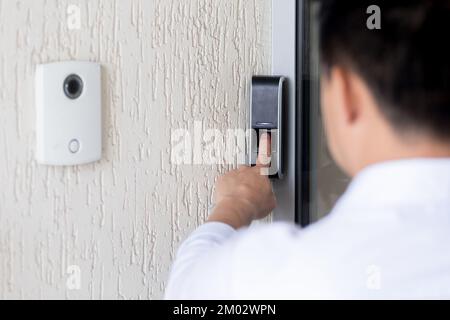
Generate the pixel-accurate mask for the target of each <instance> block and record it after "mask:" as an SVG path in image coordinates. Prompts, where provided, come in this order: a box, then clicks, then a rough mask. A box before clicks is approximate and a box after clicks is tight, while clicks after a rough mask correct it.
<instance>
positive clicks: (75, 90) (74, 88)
mask: <svg viewBox="0 0 450 320" xmlns="http://www.w3.org/2000/svg"><path fill="white" fill-rule="evenodd" d="M83 86H84V84H83V80H81V78H80V77H79V76H78V75H76V74H71V75H69V76H68V77H67V78H66V80H64V94H65V95H66V97H67V98H69V99H72V100H75V99H78V98H79V97H80V96H81V94H82V93H83Z"/></svg>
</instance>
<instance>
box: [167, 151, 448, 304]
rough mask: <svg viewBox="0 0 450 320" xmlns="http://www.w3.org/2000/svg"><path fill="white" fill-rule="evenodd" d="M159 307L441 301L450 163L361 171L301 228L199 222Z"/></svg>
mask: <svg viewBox="0 0 450 320" xmlns="http://www.w3.org/2000/svg"><path fill="white" fill-rule="evenodd" d="M166 298H168V299H315V298H329V299H335V298H344V299H347V298H355V299H379V298H388V299H392V298H393V299H396V298H406V299H415V298H450V159H448V158H447V159H411V160H402V161H393V162H387V163H382V164H377V165H373V166H370V167H368V168H366V169H365V170H363V171H362V172H361V173H360V174H359V175H358V176H357V177H356V178H355V179H353V181H352V183H351V184H350V186H349V188H348V189H347V191H346V192H345V194H344V195H343V196H342V197H341V199H340V200H339V201H338V203H337V205H336V207H335V208H334V209H333V211H332V212H331V213H330V215H329V216H327V217H326V218H324V219H322V220H321V221H319V222H317V223H315V224H313V225H311V226H309V227H307V228H304V229H300V228H299V227H296V226H294V225H291V224H286V223H274V224H271V225H268V226H260V227H256V228H249V229H247V228H246V229H242V230H239V231H235V230H234V229H233V228H231V227H230V226H228V225H226V224H222V223H215V222H214V223H213V222H212V223H206V224H204V225H202V226H201V227H200V228H198V229H197V230H196V231H195V232H194V233H193V234H192V235H191V236H190V237H189V238H188V239H187V240H186V241H185V242H184V243H183V244H182V246H181V247H180V249H179V251H178V254H177V257H176V260H175V262H174V264H173V267H172V271H171V276H170V279H169V283H168V286H167V290H166Z"/></svg>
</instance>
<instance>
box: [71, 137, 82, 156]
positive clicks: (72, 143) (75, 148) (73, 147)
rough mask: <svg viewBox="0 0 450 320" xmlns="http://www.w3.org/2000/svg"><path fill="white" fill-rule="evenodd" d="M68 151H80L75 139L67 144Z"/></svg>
mask: <svg viewBox="0 0 450 320" xmlns="http://www.w3.org/2000/svg"><path fill="white" fill-rule="evenodd" d="M69 151H70V152H71V153H78V151H80V142H79V141H78V140H77V139H73V140H71V141H70V142H69Z"/></svg>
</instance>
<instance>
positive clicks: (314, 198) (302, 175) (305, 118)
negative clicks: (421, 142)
mask: <svg viewBox="0 0 450 320" xmlns="http://www.w3.org/2000/svg"><path fill="white" fill-rule="evenodd" d="M302 3H303V5H300V6H299V7H298V10H297V15H298V17H297V21H298V23H301V24H302V25H301V26H298V28H297V30H298V32H297V65H299V66H300V67H299V68H297V70H298V72H297V86H298V87H297V110H298V111H299V112H298V113H297V115H298V116H297V122H298V123H300V125H297V128H298V130H297V159H300V161H298V167H297V169H298V170H297V172H299V174H298V175H297V186H299V188H298V190H299V191H298V192H297V221H298V222H299V223H300V224H302V225H303V226H306V225H308V224H310V223H313V222H315V221H318V220H319V219H321V218H322V217H324V216H325V215H327V214H328V213H329V212H330V210H331V209H332V208H333V206H334V204H335V203H336V201H337V199H338V198H339V197H340V196H341V195H342V193H343V192H344V191H345V189H346V188H347V186H348V183H349V181H350V179H349V178H348V177H347V176H346V175H345V174H344V173H343V172H342V171H341V170H340V169H339V168H338V167H337V165H336V163H335V162H334V161H333V159H332V157H331V155H330V152H329V150H328V147H327V142H326V136H325V132H324V128H323V126H322V116H321V111H320V55H319V25H318V19H317V13H318V9H319V1H317V0H305V1H302Z"/></svg>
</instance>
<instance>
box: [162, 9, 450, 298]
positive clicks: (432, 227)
mask: <svg viewBox="0 0 450 320" xmlns="http://www.w3.org/2000/svg"><path fill="white" fill-rule="evenodd" d="M373 4H376V3H373V2H372V1H370V2H367V1H357V2H355V1H342V0H334V1H333V0H329V1H322V7H321V12H320V26H321V57H322V72H323V74H322V113H323V118H324V124H325V128H326V132H327V137H328V140H329V141H328V142H329V147H330V150H331V152H332V154H333V156H334V159H335V160H336V162H337V163H338V164H339V165H340V166H341V168H342V169H343V170H345V172H346V173H348V174H349V175H350V176H352V177H353V180H352V183H351V184H350V186H349V188H348V189H347V191H346V193H345V194H344V195H343V197H342V198H341V199H340V200H339V201H338V203H337V205H336V207H335V208H334V209H333V211H332V212H331V213H330V215H329V216H328V217H326V218H324V219H323V220H321V221H320V222H318V223H316V224H314V225H312V226H310V227H308V228H306V229H300V228H297V227H295V226H293V225H289V224H284V223H274V224H271V225H268V226H264V227H256V228H251V229H247V228H246V227H247V226H248V225H249V224H250V223H251V222H252V221H253V220H255V219H260V218H264V217H265V216H267V215H268V214H269V213H270V212H271V210H272V209H273V208H274V207H275V205H276V201H275V198H274V195H273V193H272V189H271V185H270V181H269V180H268V179H267V177H265V176H263V175H261V174H260V169H261V166H258V167H253V168H248V167H243V168H239V169H238V170H235V171H232V172H229V173H227V174H225V175H224V176H222V177H220V178H219V179H218V182H217V184H216V190H215V207H214V209H213V210H212V212H211V214H210V217H209V219H208V222H207V223H205V224H204V225H203V226H201V227H200V228H198V230H196V231H195V232H194V233H193V234H192V235H191V236H190V237H189V238H188V239H187V240H186V241H185V242H184V243H183V244H182V246H181V248H180V249H179V252H178V255H177V257H176V260H175V262H174V265H173V268H172V272H171V277H170V280H169V283H168V286H167V292H166V297H167V298H192V299H197V298H203V299H260V298H262V299H272V298H274V299H283V298H286V299H301V298H332V299H333V298H361V299H362V298H369V299H372V298H374V299H378V298H450V49H449V47H448V45H447V44H446V42H447V39H444V37H442V36H443V35H446V34H448V33H449V31H450V30H449V29H450V3H449V1H431V0H429V1H426V0H408V1H400V0H389V1H383V2H382V1H379V2H378V3H377V5H378V6H379V7H380V8H381V17H382V22H381V29H374V30H370V29H369V28H367V26H366V21H367V17H368V15H367V13H366V10H367V8H368V7H369V6H370V5H373ZM263 144H265V145H267V144H270V139H269V138H268V137H264V139H263ZM262 149H265V147H262ZM266 150H267V149H266Z"/></svg>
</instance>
